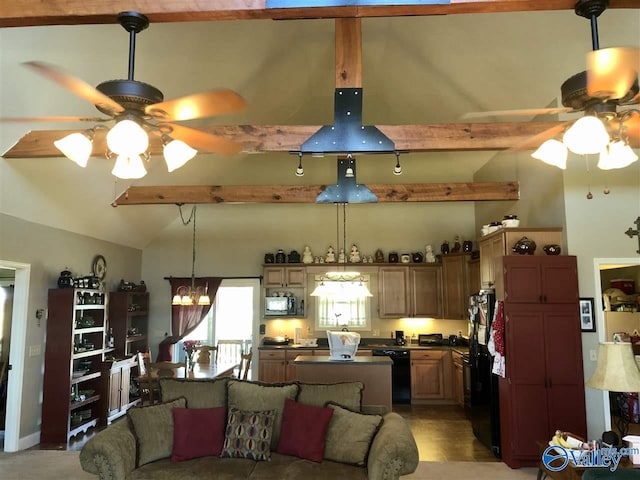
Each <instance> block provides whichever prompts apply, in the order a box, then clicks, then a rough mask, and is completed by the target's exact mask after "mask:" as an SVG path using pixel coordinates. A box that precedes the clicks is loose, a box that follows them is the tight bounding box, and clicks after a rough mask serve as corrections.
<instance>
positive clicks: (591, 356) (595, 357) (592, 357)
mask: <svg viewBox="0 0 640 480" xmlns="http://www.w3.org/2000/svg"><path fill="white" fill-rule="evenodd" d="M589 359H590V360H591V361H592V362H597V361H598V352H597V351H596V350H589Z"/></svg>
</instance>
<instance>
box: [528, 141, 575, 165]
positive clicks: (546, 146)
mask: <svg viewBox="0 0 640 480" xmlns="http://www.w3.org/2000/svg"><path fill="white" fill-rule="evenodd" d="M567 155H568V151H567V147H566V146H565V145H564V143H562V142H559V141H558V140H554V139H551V140H547V141H546V142H544V143H543V144H542V145H540V146H539V147H538V149H537V150H536V151H535V152H533V153H532V154H531V156H532V157H533V158H535V159H537V160H542V161H543V162H544V163H547V164H549V165H552V166H554V167H558V168H561V169H562V170H566V168H567Z"/></svg>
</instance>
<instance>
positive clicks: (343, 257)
mask: <svg viewBox="0 0 640 480" xmlns="http://www.w3.org/2000/svg"><path fill="white" fill-rule="evenodd" d="M338 263H347V255H346V254H345V253H344V248H341V249H340V253H339V254H338Z"/></svg>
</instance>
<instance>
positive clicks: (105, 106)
mask: <svg viewBox="0 0 640 480" xmlns="http://www.w3.org/2000/svg"><path fill="white" fill-rule="evenodd" d="M23 65H25V66H26V67H28V68H30V69H31V70H33V71H34V72H36V73H38V74H40V75H42V76H43V77H45V78H48V79H49V80H51V81H53V82H55V83H57V84H58V85H60V86H61V87H63V88H65V89H66V90H68V91H70V92H71V93H73V94H75V95H77V96H78V97H80V98H82V99H84V100H87V101H89V102H91V103H92V104H93V105H96V106H97V107H100V108H101V109H102V110H106V111H108V112H113V113H114V114H116V113H121V112H123V111H124V108H123V107H122V105H120V104H119V103H118V102H116V101H114V100H112V99H111V98H109V97H107V96H106V95H105V94H104V93H101V92H99V91H98V90H96V89H95V88H93V87H92V86H91V85H89V84H88V83H87V82H85V81H84V80H81V79H79V78H77V77H74V76H73V75H70V74H68V73H66V72H64V71H62V70H61V69H60V68H58V67H56V66H55V65H51V64H48V63H44V62H35V61H33V62H25V63H23Z"/></svg>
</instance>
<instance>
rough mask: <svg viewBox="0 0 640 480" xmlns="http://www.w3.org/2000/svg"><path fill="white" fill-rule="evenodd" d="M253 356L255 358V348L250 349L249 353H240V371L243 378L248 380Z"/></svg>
mask: <svg viewBox="0 0 640 480" xmlns="http://www.w3.org/2000/svg"><path fill="white" fill-rule="evenodd" d="M251 358H253V350H249V353H243V354H241V355H240V359H241V361H240V373H241V374H242V379H243V380H247V379H248V377H249V369H250V368H251Z"/></svg>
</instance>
